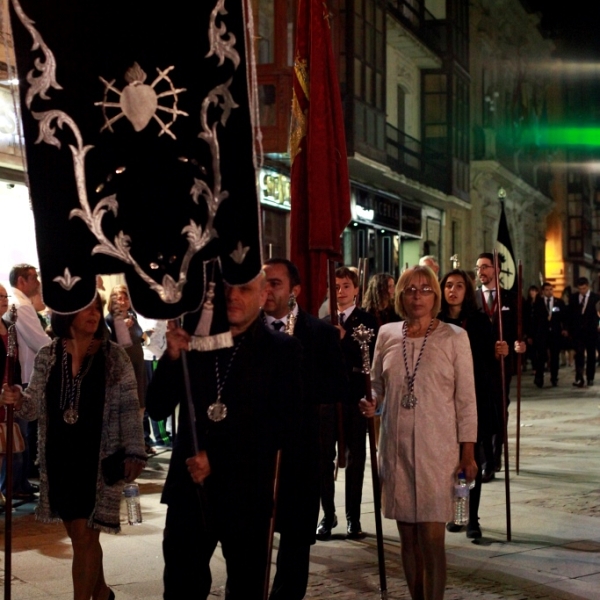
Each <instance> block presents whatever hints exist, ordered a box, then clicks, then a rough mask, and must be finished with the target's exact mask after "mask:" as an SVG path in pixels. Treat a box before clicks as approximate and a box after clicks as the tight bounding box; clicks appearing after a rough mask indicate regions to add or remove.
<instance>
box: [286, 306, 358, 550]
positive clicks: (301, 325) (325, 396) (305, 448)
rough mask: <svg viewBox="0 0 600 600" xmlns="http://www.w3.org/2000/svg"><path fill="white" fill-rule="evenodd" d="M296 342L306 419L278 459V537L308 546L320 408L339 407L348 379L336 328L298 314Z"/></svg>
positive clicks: (314, 517) (315, 505)
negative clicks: (285, 536)
mask: <svg viewBox="0 0 600 600" xmlns="http://www.w3.org/2000/svg"><path fill="white" fill-rule="evenodd" d="M276 335H279V336H281V335H286V334H282V333H278V334H276ZM294 337H295V338H296V339H298V340H299V341H300V343H301V345H302V365H301V366H300V365H299V366H298V369H299V370H301V372H302V381H303V385H302V387H303V396H304V398H303V399H304V407H303V408H304V413H303V420H302V424H301V427H300V432H299V435H298V436H297V437H296V439H294V440H288V442H289V443H287V444H286V445H285V447H284V451H283V455H282V465H281V481H280V488H279V502H278V506H277V531H280V532H282V533H292V534H293V535H294V536H295V537H296V539H301V540H303V541H304V542H305V543H308V544H312V543H314V542H315V532H316V526H317V521H318V518H319V424H320V418H319V414H320V408H319V407H320V406H321V405H324V404H333V403H335V402H341V401H343V400H344V399H345V398H346V396H347V390H348V378H347V375H346V369H345V366H344V358H343V356H342V350H341V348H340V343H339V339H340V335H339V332H338V330H337V329H336V328H335V327H333V326H331V325H329V324H328V323H325V322H323V321H322V320H320V319H317V318H316V317H313V316H312V315H310V314H308V313H307V312H305V311H304V310H302V309H300V310H299V311H298V316H297V320H296V325H295V327H294Z"/></svg>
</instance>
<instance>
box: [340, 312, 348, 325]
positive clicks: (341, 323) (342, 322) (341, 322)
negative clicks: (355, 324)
mask: <svg viewBox="0 0 600 600" xmlns="http://www.w3.org/2000/svg"><path fill="white" fill-rule="evenodd" d="M345 318H346V315H345V314H344V313H340V316H339V322H340V325H343V324H344V319H345Z"/></svg>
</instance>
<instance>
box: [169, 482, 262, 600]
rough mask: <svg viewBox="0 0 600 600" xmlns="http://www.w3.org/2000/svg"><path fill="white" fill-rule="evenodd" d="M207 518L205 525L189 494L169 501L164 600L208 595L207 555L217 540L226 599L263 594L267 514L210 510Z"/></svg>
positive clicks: (256, 598)
mask: <svg viewBox="0 0 600 600" xmlns="http://www.w3.org/2000/svg"><path fill="white" fill-rule="evenodd" d="M182 495H183V494H182ZM205 520H206V524H207V525H206V526H205V525H204V519H203V518H202V515H201V512H200V502H199V500H198V498H197V497H194V496H193V495H190V494H188V495H187V497H186V498H178V500H177V502H175V503H171V504H169V507H168V509H167V518H166V524H165V531H164V536H163V556H164V560H165V570H164V586H165V590H164V595H163V598H164V600H187V599H189V600H206V598H207V597H208V595H209V594H210V588H211V584H212V576H211V572H210V559H211V557H212V555H213V552H214V551H215V548H216V546H217V543H218V542H221V549H222V552H223V557H224V558H225V562H226V564H227V583H226V586H225V598H226V600H263V593H264V580H265V572H266V565H267V558H266V557H267V538H268V525H269V524H268V518H264V517H260V518H254V519H244V520H243V521H242V520H241V519H230V518H229V515H227V514H221V513H216V514H215V513H213V514H211V515H210V517H208V518H206V519H205ZM242 523H243V524H242Z"/></svg>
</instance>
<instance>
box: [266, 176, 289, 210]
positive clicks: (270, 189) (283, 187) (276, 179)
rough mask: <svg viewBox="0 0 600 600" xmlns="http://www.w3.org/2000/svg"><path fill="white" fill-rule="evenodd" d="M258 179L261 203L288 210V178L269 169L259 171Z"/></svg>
mask: <svg viewBox="0 0 600 600" xmlns="http://www.w3.org/2000/svg"><path fill="white" fill-rule="evenodd" d="M258 177H259V192H260V201H261V203H262V204H268V205H270V206H276V207H277V208H283V209H285V210H290V208H291V192H290V178H289V177H286V176H285V175H282V174H281V173H277V172H276V171H271V170H269V169H261V170H260V171H259V175H258Z"/></svg>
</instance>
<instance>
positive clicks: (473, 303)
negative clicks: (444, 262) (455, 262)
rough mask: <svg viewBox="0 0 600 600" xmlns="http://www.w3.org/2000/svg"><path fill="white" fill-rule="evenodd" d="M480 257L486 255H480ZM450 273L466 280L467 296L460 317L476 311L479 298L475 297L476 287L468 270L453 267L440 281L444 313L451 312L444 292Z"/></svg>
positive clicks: (442, 310)
mask: <svg viewBox="0 0 600 600" xmlns="http://www.w3.org/2000/svg"><path fill="white" fill-rule="evenodd" d="M480 258H484V257H482V256H480ZM450 275H458V276H459V277H462V279H463V280H464V282H465V298H464V300H463V303H462V306H461V307H460V317H465V316H468V315H470V314H472V313H474V312H476V311H477V300H476V299H475V287H474V286H473V282H472V281H471V278H470V277H469V275H468V273H467V272H466V271H463V270H462V269H453V270H452V271H450V272H449V273H446V274H445V275H444V278H443V279H442V282H441V283H440V287H441V288H442V309H441V312H442V314H444V315H446V316H448V315H449V313H450V311H449V306H448V302H447V301H446V296H445V294H444V288H445V287H446V282H447V281H448V278H449V277H450Z"/></svg>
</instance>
